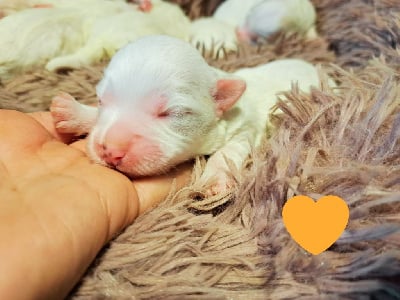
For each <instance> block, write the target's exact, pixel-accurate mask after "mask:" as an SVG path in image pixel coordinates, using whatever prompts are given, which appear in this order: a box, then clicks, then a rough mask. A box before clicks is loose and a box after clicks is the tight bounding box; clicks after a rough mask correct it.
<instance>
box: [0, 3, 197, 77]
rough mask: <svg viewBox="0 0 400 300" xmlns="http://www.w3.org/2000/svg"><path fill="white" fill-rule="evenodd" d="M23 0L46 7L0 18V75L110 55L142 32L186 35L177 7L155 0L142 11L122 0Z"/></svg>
mask: <svg viewBox="0 0 400 300" xmlns="http://www.w3.org/2000/svg"><path fill="white" fill-rule="evenodd" d="M26 1H28V2H29V3H30V5H34V4H35V3H36V4H38V3H44V4H46V5H49V6H50V7H45V8H30V9H25V10H22V11H18V12H16V13H13V14H11V15H8V16H6V17H4V18H2V19H0V78H8V77H11V76H12V75H14V74H16V73H19V72H23V71H26V70H28V69H32V68H33V67H37V66H43V65H46V68H47V69H48V70H50V71H55V70H58V69H61V68H79V67H82V66H85V65H90V64H93V63H97V62H99V61H100V60H101V59H108V58H110V57H111V56H112V55H113V54H114V53H115V52H116V51H117V50H118V49H120V48H121V47H122V46H124V45H126V44H127V43H129V42H131V41H134V40H136V39H138V38H139V37H142V36H144V35H150V34H167V35H172V36H175V37H179V38H182V39H186V38H187V36H188V31H189V27H190V21H189V19H188V18H187V17H186V16H185V14H184V13H183V11H182V10H181V9H180V8H179V7H178V6H177V5H175V4H171V3H168V2H165V1H161V0H153V9H151V10H150V12H146V13H144V12H142V11H140V10H139V9H138V5H133V4H128V3H127V2H126V1H124V0H113V1H109V0H83V1H80V0H26ZM147 1H148V0H147ZM134 2H135V3H136V2H137V3H139V2H140V3H146V0H135V1H134ZM16 34H17V35H18V38H16Z"/></svg>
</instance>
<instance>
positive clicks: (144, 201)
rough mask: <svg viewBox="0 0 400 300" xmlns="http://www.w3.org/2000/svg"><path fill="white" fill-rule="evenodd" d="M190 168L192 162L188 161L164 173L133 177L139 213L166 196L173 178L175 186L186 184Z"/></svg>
mask: <svg viewBox="0 0 400 300" xmlns="http://www.w3.org/2000/svg"><path fill="white" fill-rule="evenodd" d="M192 169H193V164H192V163H191V162H188V163H185V164H182V165H180V166H178V167H177V168H176V169H174V170H172V171H171V172H169V173H167V174H165V175H160V176H153V177H144V178H141V179H135V180H134V181H133V185H134V187H135V189H136V191H137V194H138V197H139V203H140V204H139V214H142V213H143V212H145V211H147V210H149V209H150V208H152V207H154V206H156V205H157V204H159V203H160V202H161V201H162V200H164V199H165V198H166V197H167V196H168V194H169V192H170V190H171V185H172V183H173V181H174V180H176V181H175V184H176V188H181V187H183V186H185V185H186V184H188V183H189V181H190V177H191V176H190V175H191V172H192Z"/></svg>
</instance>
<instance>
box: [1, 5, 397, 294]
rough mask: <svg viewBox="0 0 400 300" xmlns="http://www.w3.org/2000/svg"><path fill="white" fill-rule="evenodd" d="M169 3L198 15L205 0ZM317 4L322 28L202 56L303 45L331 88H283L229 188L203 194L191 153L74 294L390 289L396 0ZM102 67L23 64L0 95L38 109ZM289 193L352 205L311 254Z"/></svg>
mask: <svg viewBox="0 0 400 300" xmlns="http://www.w3.org/2000/svg"><path fill="white" fill-rule="evenodd" d="M177 2H178V1H177ZM179 2H180V3H181V4H182V5H187V6H186V8H187V10H188V12H189V13H190V14H191V15H192V16H198V15H201V14H206V13H205V12H204V11H201V10H199V5H201V4H204V6H201V7H202V9H205V8H204V7H205V6H206V5H208V4H209V3H212V2H213V1H200V0H199V1H196V0H194V1H179ZM314 3H315V4H316V6H317V8H318V12H319V13H320V19H319V23H318V24H319V29H320V32H321V39H319V40H316V41H314V42H307V41H304V40H301V39H300V38H298V37H296V36H282V35H278V36H276V37H274V38H273V40H271V41H270V42H271V44H269V45H263V46H260V47H258V48H252V47H244V46H243V47H244V48H241V51H240V53H239V55H237V56H235V55H231V56H228V58H227V60H226V61H223V62H216V61H213V60H211V59H210V60H209V62H210V63H211V64H213V65H216V66H220V67H222V68H224V69H225V70H234V69H236V68H238V67H240V66H245V65H246V66H252V65H255V64H258V63H261V62H266V61H269V60H272V59H275V58H277V57H302V58H305V59H307V60H309V61H311V62H322V63H324V67H323V70H322V71H321V76H324V74H325V73H329V74H331V75H332V76H334V77H335V79H336V80H337V82H338V83H339V88H338V89H336V90H331V89H330V88H328V87H327V85H326V84H324V85H323V86H322V87H321V88H319V89H315V90H313V92H312V94H311V95H307V94H303V93H300V92H299V91H298V90H297V89H296V87H295V86H294V87H293V89H292V91H290V92H286V93H284V94H282V95H281V97H280V98H281V100H280V101H279V103H278V104H277V111H276V115H275V117H274V119H273V124H274V126H275V128H274V130H272V131H271V132H270V138H269V139H268V140H266V141H265V143H264V145H263V147H261V148H260V149H255V150H254V153H253V155H252V157H251V158H250V159H249V160H248V164H247V166H246V168H245V169H243V170H240V172H239V171H237V170H232V172H233V174H234V175H235V177H236V179H237V182H238V185H237V188H236V189H234V190H232V191H231V192H230V193H229V194H227V195H217V196H215V197H212V198H204V195H203V193H202V188H203V187H202V186H200V185H199V184H198V183H197V180H196V179H197V178H199V176H200V174H201V171H202V167H203V163H204V161H202V160H198V161H197V164H196V167H195V169H194V172H193V180H192V183H191V184H190V185H189V186H188V187H186V188H184V189H182V190H180V191H175V190H173V191H171V194H170V196H169V197H168V199H167V200H166V201H165V202H163V203H162V204H161V205H160V206H158V207H156V208H154V209H153V210H152V211H149V212H148V213H146V214H144V215H142V216H140V217H139V218H138V219H137V220H136V221H135V223H134V224H133V225H132V226H130V227H129V228H127V230H126V231H124V232H123V233H122V234H121V235H120V236H118V237H117V238H116V239H115V240H114V241H113V242H111V243H110V244H109V245H108V247H106V248H105V249H104V251H103V252H102V253H101V254H100V255H99V256H98V259H97V260H96V262H95V263H94V264H93V266H92V267H91V268H90V269H89V270H88V273H87V274H86V276H85V277H84V278H83V279H82V282H81V283H80V284H79V285H78V286H77V287H76V289H75V290H74V291H73V292H72V293H71V295H70V298H71V299H399V298H400V217H399V216H400V180H399V178H400V68H399V66H400V64H399V58H400V54H399V53H398V50H396V49H395V48H396V47H397V46H398V45H399V44H400V36H399V35H398V32H400V31H398V30H399V27H398V26H399V24H400V13H399V12H400V3H398V1H395V0H392V1H391V0H375V1H369V0H368V1H367V0H362V1H360V0H351V1H345V0H334V1H333V0H329V1H328V0H314ZM375 9H377V11H378V13H377V14H374V13H373V11H374V10H375ZM389 11H390V12H391V13H394V17H393V18H392V19H390V18H388V17H385V14H387V13H388V12H389ZM354 14H356V16H358V18H355V17H354ZM388 26H391V27H390V28H391V29H390V30H389V29H388V28H389V27H388ZM396 30H397V31H396ZM387 32H389V33H390V36H391V38H390V39H389V38H386V37H388V36H389V35H388V34H387ZM389 40H392V41H391V42H388V41H389ZM328 45H329V46H328ZM328 47H330V49H332V50H334V51H335V53H336V56H335V55H333V54H332V52H330V51H329V50H328ZM378 54H379V55H380V54H382V55H383V57H382V58H380V59H374V60H372V61H370V58H372V57H373V56H374V55H378ZM330 62H334V63H335V64H334V65H328V63H330ZM350 66H351V67H354V68H355V69H354V70H353V71H352V70H350V69H349V67H350ZM341 67H344V69H342V68H341ZM101 68H102V66H96V67H93V68H88V69H85V70H77V71H73V72H71V73H68V74H50V73H48V72H44V71H41V70H38V71H37V72H33V73H30V74H25V75H22V76H20V77H19V78H17V79H14V80H13V81H9V82H4V83H3V86H1V87H0V97H1V100H0V101H1V105H2V106H3V107H4V106H5V105H7V103H6V102H5V101H4V99H9V102H8V105H9V106H11V107H13V105H14V107H15V105H16V103H17V105H19V107H18V108H19V109H21V110H25V111H32V110H38V109H44V108H46V107H47V105H48V100H49V99H50V97H51V96H52V95H53V94H54V93H55V92H56V91H58V89H60V88H62V89H65V90H67V91H68V92H70V93H72V94H74V95H78V97H79V98H81V99H84V100H85V101H89V102H90V101H94V99H95V96H94V89H93V84H94V83H95V82H97V80H98V79H99V78H100V76H101ZM16 99H17V101H16ZM297 194H304V195H309V196H311V197H313V198H315V199H317V198H319V197H321V196H322V195H328V194H335V195H338V196H340V197H342V198H343V199H345V200H346V201H347V203H348V205H349V207H350V220H349V224H348V227H347V229H346V231H345V232H344V233H343V235H342V236H341V238H340V239H339V240H338V241H337V242H336V243H335V244H334V245H333V246H332V247H330V249H329V250H328V251H326V252H324V253H322V254H320V255H318V256H313V255H309V254H308V253H306V252H305V251H303V250H302V249H301V248H300V247H299V246H298V245H297V244H296V243H295V242H294V241H293V240H292V239H291V238H290V236H289V235H288V233H287V231H286V229H285V228H284V225H283V223H282V218H281V212H282V207H283V205H284V203H285V201H286V200H287V199H288V198H290V197H292V196H293V195H297Z"/></svg>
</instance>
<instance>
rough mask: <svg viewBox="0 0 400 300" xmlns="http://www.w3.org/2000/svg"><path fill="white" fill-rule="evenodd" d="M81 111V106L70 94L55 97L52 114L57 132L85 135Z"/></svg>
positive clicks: (52, 103)
mask: <svg viewBox="0 0 400 300" xmlns="http://www.w3.org/2000/svg"><path fill="white" fill-rule="evenodd" d="M81 110H82V108H81V104H80V103H79V102H78V101H76V100H75V98H74V97H72V96H71V95H70V94H67V93H60V94H59V95H57V96H55V97H54V98H53V100H52V102H51V105H50V112H51V115H52V117H53V121H54V125H55V127H56V129H57V131H58V132H60V133H72V134H75V135H81V134H84V133H85V132H82V120H81Z"/></svg>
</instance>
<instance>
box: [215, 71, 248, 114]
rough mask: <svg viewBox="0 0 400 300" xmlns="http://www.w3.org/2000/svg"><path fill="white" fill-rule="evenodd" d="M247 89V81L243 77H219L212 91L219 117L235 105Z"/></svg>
mask: <svg viewBox="0 0 400 300" xmlns="http://www.w3.org/2000/svg"><path fill="white" fill-rule="evenodd" d="M245 90H246V82H245V81H244V80H242V79H219V80H218V81H217V84H216V85H215V87H214V90H213V92H212V96H213V98H214V101H215V103H216V107H217V115H218V117H220V116H222V115H223V113H224V112H226V111H227V110H229V109H230V108H231V107H232V106H233V105H235V103H236V101H238V100H239V99H240V97H241V96H242V94H243V93H244V91H245Z"/></svg>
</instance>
